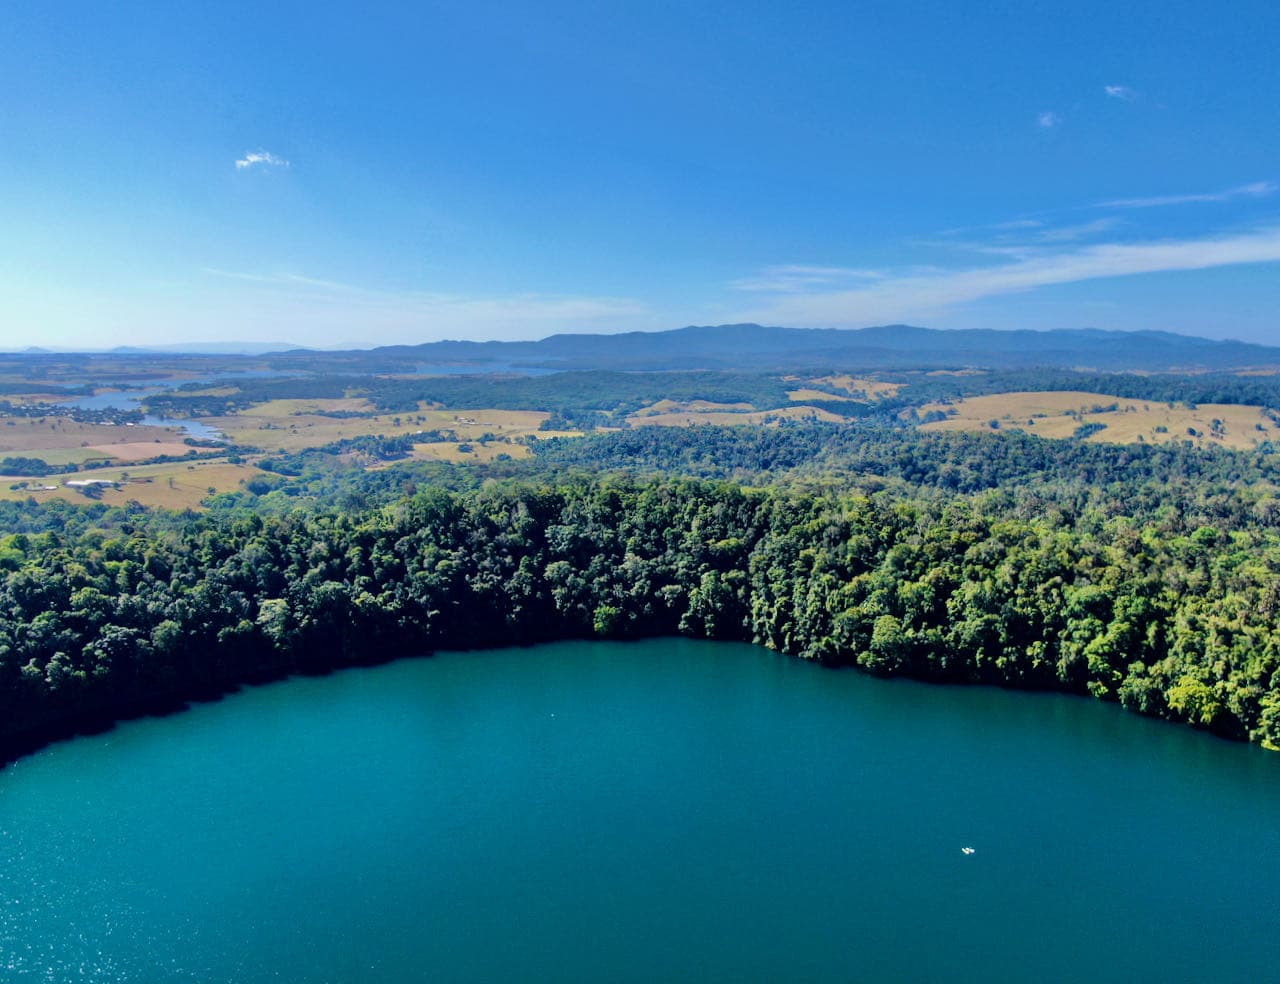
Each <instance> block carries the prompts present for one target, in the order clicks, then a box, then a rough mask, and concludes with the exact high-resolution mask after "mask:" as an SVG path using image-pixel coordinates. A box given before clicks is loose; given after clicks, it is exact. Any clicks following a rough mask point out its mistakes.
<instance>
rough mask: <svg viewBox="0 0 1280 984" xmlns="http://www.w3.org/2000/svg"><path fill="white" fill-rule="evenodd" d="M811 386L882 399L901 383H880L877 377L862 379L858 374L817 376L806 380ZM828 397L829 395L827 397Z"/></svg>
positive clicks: (858, 397) (864, 398)
mask: <svg viewBox="0 0 1280 984" xmlns="http://www.w3.org/2000/svg"><path fill="white" fill-rule="evenodd" d="M808 382H809V383H810V385H813V386H825V387H827V388H829V389H838V390H843V391H844V392H846V393H848V394H849V395H850V396H851V397H853V398H854V399H855V400H863V401H865V400H882V399H884V398H885V397H886V396H893V395H895V394H896V393H897V392H898V390H900V389H902V384H901V383H882V382H881V381H880V380H878V379H862V378H860V377H858V376H849V375H840V376H819V377H817V378H815V379H810V380H809V381H808ZM827 399H830V397H827Z"/></svg>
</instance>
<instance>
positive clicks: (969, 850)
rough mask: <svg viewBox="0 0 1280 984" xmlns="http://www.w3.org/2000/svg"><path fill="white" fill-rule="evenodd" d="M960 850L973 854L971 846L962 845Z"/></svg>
mask: <svg viewBox="0 0 1280 984" xmlns="http://www.w3.org/2000/svg"><path fill="white" fill-rule="evenodd" d="M960 850H961V851H963V852H964V853H965V854H973V853H974V849H973V848H972V847H962V848H960Z"/></svg>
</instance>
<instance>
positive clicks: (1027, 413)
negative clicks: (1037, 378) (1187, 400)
mask: <svg viewBox="0 0 1280 984" xmlns="http://www.w3.org/2000/svg"><path fill="white" fill-rule="evenodd" d="M920 413H921V414H931V413H933V414H937V413H943V414H946V415H947V419H945V420H934V421H931V422H929V423H925V424H922V425H921V429H922V430H935V431H938V430H959V431H983V430H1019V431H1025V432H1027V433H1028V434H1038V435H1040V436H1041V437H1048V438H1067V437H1073V436H1075V435H1076V432H1077V431H1078V430H1079V429H1080V428H1081V427H1088V426H1089V425H1102V428H1101V429H1097V430H1093V428H1092V427H1090V430H1093V432H1092V433H1089V434H1088V435H1087V436H1086V437H1085V438H1084V439H1085V440H1089V441H1095V442H1102V443H1111V444H1139V443H1147V444H1163V443H1166V442H1169V441H1193V442H1195V443H1196V444H1206V445H1207V444H1213V445H1217V446H1220V447H1227V448H1234V449H1237V450H1245V449H1250V448H1254V447H1257V446H1258V444H1260V443H1261V442H1263V441H1270V440H1275V439H1276V438H1277V437H1280V425H1277V423H1276V422H1275V421H1274V420H1273V419H1272V418H1271V417H1269V416H1268V415H1267V414H1266V413H1265V412H1264V411H1263V409H1262V408H1261V407H1253V406H1241V405H1237V404H1223V403H1202V404H1198V405H1188V404H1184V403H1174V404H1169V403H1161V402H1158V401H1153V400H1130V399H1124V398H1120V397H1114V396H1107V395H1105V394H1102V393H1089V392H1084V391H1079V390H1069V391H1057V392H1047V393H996V394H992V395H989V396H974V397H969V398H967V399H963V400H957V401H955V402H954V403H930V404H927V405H925V406H924V407H922V408H921V409H920Z"/></svg>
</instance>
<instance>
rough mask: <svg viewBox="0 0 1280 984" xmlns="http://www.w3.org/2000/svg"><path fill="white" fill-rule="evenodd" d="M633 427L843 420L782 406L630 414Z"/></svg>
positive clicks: (815, 410)
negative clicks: (746, 410)
mask: <svg viewBox="0 0 1280 984" xmlns="http://www.w3.org/2000/svg"><path fill="white" fill-rule="evenodd" d="M627 419H628V420H630V421H631V424H632V426H635V427H638V426H646V427H693V426H696V425H697V424H715V425H718V426H730V427H731V426H733V425H734V424H770V423H774V422H776V421H779V420H823V421H828V422H831V423H842V422H844V418H843V417H841V416H839V415H838V414H834V413H832V412H831V411H830V410H823V409H821V408H819V407H809V406H802V407H782V408H781V409H778V410H754V411H750V412H729V411H707V412H701V413H699V412H694V411H686V412H674V413H656V414H650V415H649V416H641V415H638V414H632V415H631V416H630V417H628V418H627Z"/></svg>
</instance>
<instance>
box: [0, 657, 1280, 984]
mask: <svg viewBox="0 0 1280 984" xmlns="http://www.w3.org/2000/svg"><path fill="white" fill-rule="evenodd" d="M963 847H972V848H973V849H974V853H973V854H970V855H967V854H965V853H963V852H962V851H961V848H963ZM1278 975H1280V755H1277V754H1272V753H1267V752H1263V751H1261V750H1259V749H1256V748H1250V747H1246V746H1243V745H1235V744H1230V743H1227V742H1223V741H1220V740H1217V739H1214V738H1211V737H1208V736H1205V735H1203V734H1197V733H1195V732H1192V731H1190V730H1188V729H1182V728H1177V727H1174V726H1171V725H1166V724H1162V723H1160V722H1156V721H1150V720H1144V719H1141V718H1138V717H1136V716H1133V715H1129V714H1125V713H1124V712H1122V711H1120V710H1119V709H1118V708H1115V707H1110V706H1103V705H1099V704H1097V703H1094V702H1091V701H1087V700H1083V699H1076V698H1069V697H1062V696H1053V695H1043V694H1023V693H1010V692H1004V691H998V690H990V689H979V688H950V687H934V686H928V685H924V684H919V683H911V682H907V681H883V680H876V679H872V678H869V677H866V676H862V675H859V674H857V673H854V672H848V671H830V670H824V669H821V668H819V667H816V666H812V665H809V664H805V663H802V662H799V661H796V660H791V659H787V658H785V657H780V656H777V655H775V654H772V653H769V652H766V651H764V650H762V649H758V648H755V647H751V646H746V645H736V644H716V643H707V642H695V641H689V640H671V639H666V640H657V641H649V642H642V643H586V642H578V643H570V644H557V645H547V646H539V647H533V648H529V649H520V650H502V651H496V652H483V653H447V654H441V655H437V656H435V657H432V658H429V659H412V660H403V661H400V662H396V663H391V664H388V665H385V666H381V667H376V668H372V669H360V670H350V671H344V672H341V673H338V674H335V675H333V676H329V677H322V678H307V679H293V680H288V681H284V682H281V683H277V684H272V685H268V686H263V687H256V688H251V689H248V690H245V691H243V692H241V693H238V694H235V695H233V696H231V697H228V698H226V699H225V700H222V701H219V702H217V703H212V704H204V705H198V706H195V707H193V708H192V709H191V710H190V711H187V712H184V713H181V714H176V715H173V716H170V717H167V718H162V719H150V720H144V721H135V722H131V723H127V724H124V725H122V726H120V727H118V728H116V729H114V730H112V731H110V732H108V733H106V734H102V735H96V736H91V737H85V738H78V739H75V740H74V741H69V742H64V743H61V744H58V745H55V746H51V747H49V748H46V749H45V750H43V751H42V752H40V753H38V754H36V755H33V756H29V757H27V758H24V759H21V760H19V761H18V762H16V763H14V764H13V765H11V766H8V767H6V768H5V769H3V770H0V980H2V981H5V982H9V981H27V980H30V981H53V982H63V981H137V982H146V984H151V982H167V981H217V982H222V981H228V982H230V981H234V982H249V984H257V982H265V981H273V982H278V981H286V982H321V981H327V982H329V981H331V982H365V981H699V982H704V981H725V982H728V981H783V980H787V981H807V982H808V981H813V982H822V981H931V982H933V981H966V982H970V981H971V982H978V981H982V982H988V981H1091V982H1096V981H1126V982H1129V981H1213V982H1222V981H1240V982H1257V981H1267V980H1276V979H1277V977H1278Z"/></svg>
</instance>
